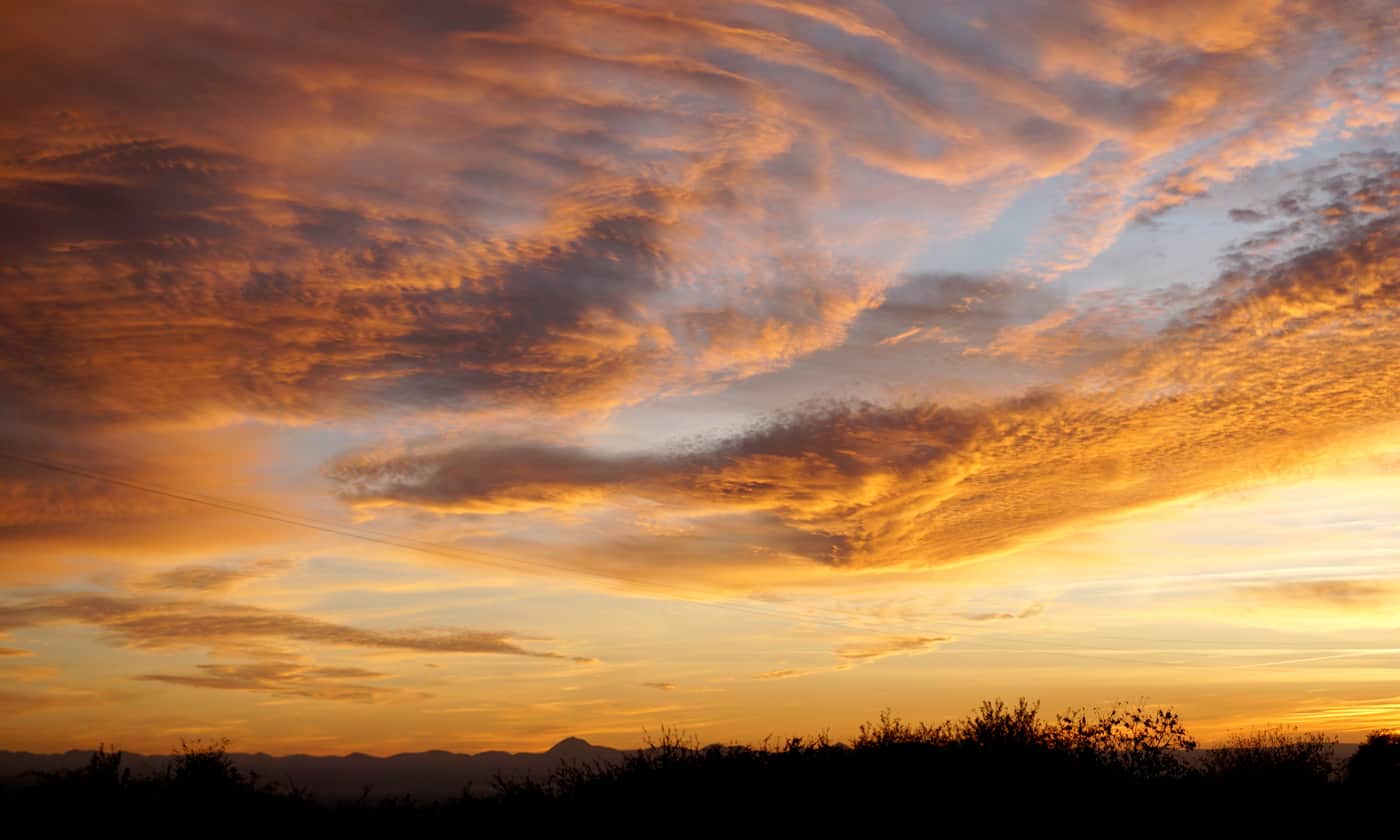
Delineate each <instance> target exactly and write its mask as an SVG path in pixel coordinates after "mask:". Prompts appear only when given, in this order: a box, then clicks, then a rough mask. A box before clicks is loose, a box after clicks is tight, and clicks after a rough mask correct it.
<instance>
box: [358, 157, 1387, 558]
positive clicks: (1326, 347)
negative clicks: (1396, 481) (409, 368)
mask: <svg viewBox="0 0 1400 840" xmlns="http://www.w3.org/2000/svg"><path fill="white" fill-rule="evenodd" d="M1353 166H1354V169H1353V171H1352V172H1351V174H1350V175H1339V174H1335V172H1333V171H1332V170H1324V172H1325V174H1326V175H1327V178H1326V180H1325V185H1324V190H1323V193H1322V194H1321V195H1319V196H1318V197H1316V198H1315V200H1314V203H1313V204H1312V205H1311V206H1309V207H1300V206H1298V200H1297V199H1296V198H1295V199H1293V200H1292V201H1291V204H1289V205H1288V206H1290V207H1292V208H1293V209H1292V212H1293V213H1294V217H1293V218H1291V219H1290V220H1289V221H1288V225H1287V226H1288V227H1289V229H1290V230H1293V231H1294V236H1295V238H1298V237H1301V241H1303V242H1305V243H1306V245H1305V247H1302V248H1299V249H1297V250H1294V251H1285V252H1284V254H1283V255H1282V256H1281V257H1275V258H1272V259H1270V258H1266V257H1265V256H1263V255H1261V253H1260V252H1259V251H1258V250H1257V249H1255V248H1253V247H1252V246H1251V245H1250V243H1249V242H1248V241H1247V242H1246V243H1245V244H1244V246H1242V250H1241V251H1239V252H1237V253H1236V254H1235V255H1234V256H1233V257H1232V265H1233V267H1232V268H1231V269H1230V270H1229V271H1227V272H1226V273H1225V274H1224V275H1223V276H1222V277H1221V278H1220V280H1219V281H1218V282H1217V284H1216V285H1215V286H1214V287H1213V289H1211V290H1210V293H1209V295H1207V296H1206V297H1205V298H1204V299H1203V302H1201V303H1200V304H1199V305H1197V306H1196V307H1195V308H1194V309H1192V310H1191V311H1189V312H1188V313H1186V314H1185V315H1183V316H1182V317H1181V318H1179V319H1178V320H1177V321H1176V322H1174V323H1172V324H1171V325H1169V326H1168V327H1167V328H1166V329H1165V330H1163V331H1162V332H1161V333H1160V334H1159V335H1157V336H1156V337H1155V338H1154V339H1153V340H1151V341H1150V342H1146V343H1143V344H1141V345H1139V346H1131V347H1129V348H1128V349H1126V350H1121V351H1120V354H1119V355H1118V356H1117V357H1116V358H1113V359H1112V360H1110V361H1107V362H1105V363H1103V364H1101V365H1098V366H1096V367H1093V368H1090V369H1089V370H1087V371H1086V372H1085V373H1084V374H1082V375H1081V376H1079V377H1078V378H1077V379H1075V380H1074V381H1072V382H1071V383H1069V384H1067V385H1066V386H1065V387H1062V388H1058V389H1054V390H1043V391H1040V392H1035V393H1031V394H1028V395H1026V396H1024V397H1022V398H1018V399H1012V400H1003V401H1000V402H997V403H994V404H990V405H984V406H970V407H964V408H956V409H955V408H948V407H940V406H937V405H914V406H907V407H899V408H892V407H877V406H874V405H864V406H849V405H842V404H829V405H825V406H821V405H818V406H811V407H807V408H804V409H801V410H798V411H795V412H791V413H789V414H787V415H783V416H780V417H778V418H776V419H774V420H773V421H771V422H770V423H768V424H767V425H765V426H762V427H760V428H756V429H754V430H752V431H750V432H747V433H744V434H741V435H738V436H735V437H731V438H728V439H724V440H720V441H718V442H715V443H712V444H708V445H702V446H700V447H699V448H697V449H695V450H692V451H680V452H675V453H669V454H644V455H631V456H607V455H590V454H585V453H582V452H575V451H571V450H559V449H552V448H547V447H544V448H534V449H518V450H513V451H512V452H511V453H510V456H509V460H510V461H511V462H512V463H514V464H516V465H517V466H516V467H514V470H513V471H512V470H501V471H498V470H493V469H490V468H489V467H488V464H489V462H490V459H491V458H492V457H493V455H492V454H491V452H490V451H489V450H485V449H481V450H479V449H472V448H459V449H455V450H448V451H445V452H424V453H417V454H407V455H405V454H400V455H395V456H389V457H387V458H385V459H383V460H378V461H376V460H374V459H373V458H370V459H369V460H352V461H348V462H344V463H342V464H341V465H339V466H337V467H336V468H335V469H334V470H333V475H335V477H337V478H338V479H339V480H340V481H341V482H342V483H343V485H344V487H345V492H346V495H347V496H348V498H350V499H352V500H355V501H360V502H374V503H396V504H405V505H417V506H425V507H436V508H438V509H454V510H470V509H471V507H470V506H471V505H473V504H480V503H484V502H488V501H491V502H494V503H497V504H500V503H503V502H504V500H510V499H522V498H527V497H528V498H531V499H535V500H537V501H538V500H540V499H542V498H543V496H544V494H543V492H542V490H541V488H551V490H550V492H555V493H560V494H564V495H567V496H568V497H569V498H571V499H574V500H578V499H583V498H588V494H597V495H594V496H592V497H591V499H590V501H592V500H600V501H614V503H616V504H625V503H626V502H625V500H626V499H628V498H637V497H640V498H643V499H648V500H650V501H651V502H653V503H658V504H661V505H664V506H668V507H670V508H671V509H672V510H674V511H675V512H676V515H678V516H685V515H689V516H693V517H701V518H704V517H707V516H711V515H714V514H717V513H727V514H741V515H750V516H756V517H772V518H776V520H778V521H780V522H781V523H782V524H783V526H785V527H786V528H788V529H791V530H792V531H793V532H797V533H802V534H805V535H806V536H807V537H808V538H810V539H811V540H812V541H813V542H815V543H816V546H809V547H807V548H806V549H805V551H804V553H805V554H806V555H807V556H808V557H809V558H811V559H813V560H820V561H827V562H834V563H837V564H849V565H855V566H866V565H911V566H920V565H939V564H946V563H954V562H958V561H962V560H966V559H970V558H976V557H981V556H985V555H988V554H991V553H995V552H999V551H1004V550H1007V549H1011V548H1015V547H1018V546H1021V545H1025V544H1027V543H1029V542H1033V541H1035V540H1039V539H1045V538H1048V537H1049V536H1052V535H1054V534H1057V533H1059V532H1061V531H1063V530H1064V529H1066V528H1070V527H1074V526H1076V525H1081V524H1084V523H1088V522H1092V521H1095V520H1097V519H1100V518H1102V517H1107V516H1115V515H1120V514H1123V513H1126V512H1131V511H1134V510H1138V509H1141V508H1144V507H1148V506H1151V505H1154V504H1158V503H1162V502H1166V501H1170V500H1174V499H1180V498H1183V497H1187V496H1190V495H1193V494H1197V493H1202V492H1208V491H1211V490H1215V489H1218V488H1221V487H1228V486H1233V485H1238V484H1241V483H1249V482H1252V481H1254V480H1257V479H1258V478H1260V477H1263V476H1267V475H1271V474H1275V473H1277V472H1280V471H1286V470H1288V469H1290V468H1292V467H1295V466H1298V465H1301V464H1304V463H1306V462H1307V461H1308V460H1309V459H1310V458H1311V457H1313V456H1314V454H1315V453H1318V452H1320V451H1322V450H1323V449H1324V448H1325V447H1327V446H1329V445H1332V444H1336V443H1339V442H1342V441H1345V440H1347V439H1349V438H1351V437H1354V436H1358V435H1363V434H1366V433H1368V432H1372V431H1374V430H1377V429H1380V428H1382V427H1384V426H1385V425H1386V424H1389V423H1392V422H1393V421H1394V414H1393V411H1392V407H1393V406H1394V405H1395V403H1396V400H1397V399H1400V385H1398V384H1397V383H1396V382H1395V381H1394V380H1395V377H1394V376H1393V375H1391V371H1392V369H1393V368H1394V367H1395V366H1394V365H1393V364H1392V361H1393V355H1394V353H1395V352H1397V351H1400V333H1397V331H1396V330H1395V325H1394V323H1393V320H1394V319H1393V317H1392V313H1393V309H1394V305H1393V304H1394V300H1395V295H1396V293H1397V292H1396V288H1395V277H1396V276H1397V261H1398V260H1400V239H1397V237H1396V234H1395V231H1396V230H1400V226H1397V225H1396V224H1395V221H1396V214H1397V211H1400V191H1398V190H1397V189H1396V185H1397V184H1398V183H1400V166H1397V165H1396V162H1395V160H1393V159H1392V158H1391V157H1389V156H1385V155H1380V156H1372V157H1367V158H1358V159H1355V160H1354V161H1353ZM1319 177H1321V176H1319ZM1358 196H1364V197H1365V198H1364V202H1365V205H1366V206H1365V208H1364V209H1363V208H1361V207H1354V206H1353V205H1352V204H1350V203H1349V202H1350V201H1352V200H1355V199H1356V198H1357V197H1358ZM1376 202H1383V203H1385V206H1384V208H1383V211H1377V210H1375V209H1374V207H1373V206H1372V205H1373V204H1375V203H1376ZM1339 207H1340V208H1341V210H1340V211H1338V210H1337V209H1336V208H1339ZM520 470H528V471H529V475H530V476H531V480H530V481H529V482H528V483H527V482H522V481H518V480H516V478H515V474H518V472H519V471H520ZM685 539H693V535H687V536H686V537H685ZM817 546H820V547H819V548H818V547H817ZM814 549H815V550H814Z"/></svg>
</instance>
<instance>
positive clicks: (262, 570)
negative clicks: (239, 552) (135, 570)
mask: <svg viewBox="0 0 1400 840" xmlns="http://www.w3.org/2000/svg"><path fill="white" fill-rule="evenodd" d="M289 568H291V561H290V560H287V559H286V558H282V557H268V558H264V559H262V560H253V561H251V562H248V563H244V564H243V565H241V566H193V565H191V566H177V567H175V568H173V569H169V570H167V571H164V572H158V573H157V574H154V575H151V576H149V577H147V578H145V579H143V580H141V581H138V586H139V587H140V588H143V589H157V590H160V589H166V590H188V591H194V592H216V591H223V590H225V589H229V588H230V587H232V586H233V585H234V584H237V583H241V582H243V581H245V580H252V579H254V578H259V577H265V576H268V575H273V574H276V573H278V572H282V571H286V570H287V569H289Z"/></svg>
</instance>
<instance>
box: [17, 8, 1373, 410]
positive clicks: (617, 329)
mask: <svg viewBox="0 0 1400 840" xmlns="http://www.w3.org/2000/svg"><path fill="white" fill-rule="evenodd" d="M1289 9H1290V11H1289V14H1282V13H1280V12H1279V11H1278V10H1277V9H1273V8H1272V7H1270V8H1269V9H1268V10H1267V11H1259V10H1258V9H1253V8H1250V9H1244V8H1236V7H1233V6H1232V7H1231V11H1229V12H1221V11H1219V10H1216V9H1214V8H1212V11H1211V13H1210V14H1204V13H1200V12H1199V10H1197V11H1196V12H1192V13H1190V14H1183V15H1181V16H1177V15H1176V13H1172V14H1171V15H1167V14H1166V13H1164V12H1161V11H1160V10H1158V9H1157V8H1156V7H1155V6H1141V5H1139V4H1109V5H1104V4H1096V3H1084V4H1072V5H1069V6H1066V7H1065V8H1064V9H1057V16H1063V18H1064V19H1063V20H1060V21H1057V22H1056V24H1055V25H1053V26H1050V25H1047V26H1045V27H1042V28H1035V27H1028V26H1026V23H1025V20H1026V19H1027V16H1024V15H1022V14H1021V12H1019V11H1016V10H1013V9H1010V8H1008V9H997V10H989V11H987V12H986V14H985V15H984V16H983V17H982V18H978V19H975V20H971V21H959V20H955V19H954V16H943V15H939V16H932V15H928V14H926V11H927V10H925V9H920V8H915V7H909V8H904V7H902V4H895V7H894V8H890V9H883V8H880V7H862V8H861V9H851V10H840V9H820V8H816V7H812V6H809V5H805V4H792V3H772V2H753V3H745V2H725V3H716V4H710V5H707V6H705V7H704V8H701V7H693V6H692V7H685V8H673V7H671V6H670V5H668V4H665V3H651V2H646V3H640V4H635V5H620V4H609V3H594V2H562V0H560V2H532V3H526V4H497V3H471V4H465V5H464V4H458V3H447V2H432V0H423V1H422V2H415V3H412V4H396V3H386V2H378V1H377V0H367V1H366V2H362V3H357V10H358V11H357V13H356V14H355V15H354V16H349V17H347V16H343V15H332V14H331V13H330V12H328V11H327V10H326V7H324V6H323V4H311V5H302V4H298V5H296V6H287V7H276V8H274V7H273V6H271V5H269V4H263V3H255V4H252V5H249V4H225V3H215V4H213V6H212V7H211V11H210V12H209V13H208V14H196V13H194V12H191V11H189V10H179V9H172V8H169V7H167V6H163V5H161V4H152V3H144V2H141V3H131V4H127V5H125V6H123V7H122V10H121V11H120V12H118V11H117V10H116V9H113V8H111V7H109V6H107V5H105V4H100V3H88V2H71V3H65V4H59V5H57V6H54V7H53V8H51V9H45V10H38V9H35V10H28V11H27V12H26V13H25V14H24V15H23V18H24V20H23V21H22V23H21V24H17V25H16V26H15V27H13V28H12V29H11V30H10V31H9V32H8V33H7V35H6V36H5V38H6V41H5V44H4V47H5V49H6V54H7V55H8V56H9V57H10V61H9V62H7V68H6V71H5V75H4V76H3V77H0V82H4V85H3V87H4V88H5V89H6V90H7V91H8V92H7V93H6V94H5V99H4V104H5V106H6V107H5V110H6V113H8V114H11V115H12V118H11V119H10V120H8V121H7V122H6V124H5V125H4V127H3V136H4V138H5V140H6V145H7V147H8V148H10V149H11V152H10V153H9V155H8V156H7V158H6V159H5V161H4V168H3V171H0V222H3V223H0V230H3V231H5V233H4V234H3V239H0V255H3V257H4V262H5V265H6V268H5V271H6V273H7V276H9V277H11V278H14V279H15V280H16V282H14V283H12V284H10V285H11V286H12V288H11V290H10V294H8V295H6V298H5V301H4V302H3V304H0V348H3V350H4V353H3V354H2V355H0V358H3V359H4V360H5V361H4V362H3V363H0V385H3V387H4V389H5V391H6V392H7V395H8V396H9V397H10V398H11V399H12V400H14V401H16V402H21V401H22V402H23V403H25V404H26V405H29V406H32V407H34V409H35V410H39V411H42V412H43V413H46V414H48V415H50V416H59V415H62V416H67V417H70V418H77V419H83V420H88V421H93V422H97V421H100V422H101V423H108V422H112V421H114V420H117V419H126V420H130V419H138V418H139V419H143V420H149V419H152V418H165V419H170V418H179V419H181V420H182V421H185V422H190V421H193V420H202V421H204V422H211V418H225V419H227V418H230V417H247V416H254V417H260V418H264V419H279V420H286V419H303V420H304V419H310V418H325V417H333V416H341V415H342V414H345V413H354V412H366V411H376V410H385V409H393V410H402V409H405V408H409V407H419V408H422V407H441V406H450V407H452V408H454V409H463V408H467V409H484V408H487V407H491V406H499V405H502V404H506V405H517V404H526V405H535V406H541V405H543V406H548V407H550V408H553V409H556V410H563V411H566V412H578V411H604V412H605V411H607V410H610V409H614V408H616V407H618V406H623V405H630V404H635V403H637V402H639V401H642V400H645V399H647V398H649V397H653V396H656V395H658V394H673V393H677V392H682V393H683V392H689V391H693V390H695V389H704V388H706V387H712V386H713V385H714V384H715V383H716V382H726V381H732V380H734V379H740V378H745V377H750V376H754V375H758V374H761V373H764V372H767V371H771V370H774V369H779V368H782V367H784V366H786V365H789V364H791V363H792V362H793V361H794V360H796V359H799V358H801V357H803V356H805V355H807V354H810V353H813V352H817V351H820V350H822V349H825V348H829V347H832V346H835V345H837V344H839V343H840V342H841V341H842V340H843V339H844V337H845V335H846V332H847V330H848V329H849V327H850V325H851V324H852V322H853V321H854V320H855V319H856V318H858V317H859V316H860V315H861V313H862V312H865V311H867V310H869V309H871V308H873V307H876V306H879V305H880V302H881V299H882V295H883V293H884V291H885V290H886V288H887V287H888V285H889V284H890V282H891V281H892V280H893V278H894V277H895V276H896V274H897V271H898V269H899V267H900V263H901V261H902V258H903V257H902V255H904V254H906V253H914V252H916V251H917V250H918V249H919V248H920V247H921V246H920V244H919V243H915V242H901V241H900V240H901V239H904V238H906V237H905V234H904V230H905V229H906V228H907V227H909V226H912V227H913V228H915V229H917V227H918V225H919V222H918V218H917V217H915V218H910V219H906V220H903V222H901V223H900V224H885V223H884V220H885V219H886V218H889V219H891V220H894V219H893V217H896V216H898V215H899V214H900V213H901V212H902V211H901V209H900V208H899V207H898V206H895V205H890V204H888V203H887V202H886V201H883V200H881V199H880V198H879V197H878V195H877V194H875V193H872V192H870V191H868V190H865V189H863V188H862V186H861V185H862V184H865V183H869V181H870V177H876V178H885V179H891V178H892V179H902V178H913V179H919V180H931V181H935V182H937V183H939V184H940V185H943V186H946V187H950V188H952V187H956V186H958V185H970V184H983V185H995V186H996V187H997V190H998V191H1010V192H1012V193H1014V192H1016V191H1023V190H1025V189H1027V188H1029V186H1030V185H1031V184H1033V183H1034V182H1036V181H1037V180H1039V179H1043V178H1047V177H1050V176H1055V175H1063V174H1067V173H1075V174H1076V175H1078V176H1079V177H1080V179H1081V180H1083V181H1084V186H1083V188H1082V189H1081V190H1080V191H1079V192H1077V193H1075V197H1073V198H1072V199H1071V205H1072V206H1073V207H1072V211H1071V213H1070V216H1071V217H1075V218H1078V217H1080V216H1084V217H1085V218H1087V219H1088V222H1087V224H1090V226H1091V227H1093V229H1092V230H1090V231H1088V232H1087V233H1085V234H1084V237H1081V238H1085V239H1086V240H1091V241H1092V242H1090V243H1089V244H1085V245H1083V246H1078V245H1075V244H1074V242H1073V241H1072V240H1075V237H1074V236H1070V237H1066V236H1063V235H1061V234H1052V235H1051V238H1050V240H1049V241H1051V242H1052V244H1053V246H1054V248H1055V249H1057V250H1058V251H1063V250H1065V248H1066V247H1068V248H1069V249H1071V250H1073V249H1074V248H1076V247H1080V248H1081V250H1083V251H1084V253H1085V254H1091V253H1094V252H1095V249H1096V248H1098V247H1100V245H1097V244H1092V243H1099V242H1101V241H1102V240H1104V235H1102V230H1108V231H1109V232H1110V237H1111V233H1112V231H1113V230H1116V228H1115V227H1114V226H1115V225H1120V226H1121V223H1122V219H1125V218H1128V217H1130V216H1132V215H1134V214H1136V215H1138V216H1141V215H1143V214H1144V213H1148V212H1149V211H1150V212H1160V211H1159V210H1158V209H1151V208H1158V207H1160V206H1162V202H1163V199H1162V198H1161V197H1162V196H1168V197H1173V198H1170V201H1172V202H1175V201H1177V199H1176V198H1174V196H1183V197H1190V196H1192V195H1196V194H1199V193H1200V192H1201V191H1202V190H1204V189H1206V188H1207V187H1208V185H1209V184H1211V183H1216V182H1220V181H1222V180H1229V179H1230V178H1232V177H1234V175H1235V174H1237V173H1238V172H1241V171H1243V170H1244V169H1246V168H1248V167H1249V166H1252V165H1255V164H1257V163H1259V162H1262V161H1267V160H1273V159H1276V158H1277V157H1278V156H1279V155H1281V154H1286V153H1287V150H1288V149H1292V148H1294V147H1296V146H1297V144H1298V143H1300V142H1304V141H1305V140H1307V139H1308V138H1311V137H1314V136H1316V135H1317V133H1318V132H1319V131H1320V130H1321V127H1322V126H1323V124H1324V122H1325V121H1322V122H1320V120H1321V117H1319V116H1317V115H1315V114H1314V112H1313V111H1311V110H1310V111H1308V112H1307V113H1306V114H1303V115H1301V116H1299V115H1298V114H1296V113H1295V112H1296V110H1297V109H1296V107H1295V106H1296V103H1297V102H1298V101H1300V100H1299V97H1304V98H1305V99H1306V98H1307V97H1310V96H1321V95H1323V94H1327V93H1330V94H1335V95H1334V96H1333V100H1334V101H1335V104H1334V106H1333V107H1332V110H1331V111H1328V112H1327V113H1328V114H1332V115H1335V116H1337V117H1339V118H1341V117H1344V116H1346V115H1347V114H1349V113H1351V112H1352V111H1361V110H1365V109H1371V110H1374V106H1375V104H1376V102H1377V100H1378V98H1383V97H1384V96H1385V95H1386V94H1385V90H1384V88H1383V87H1382V88H1376V84H1379V83H1376V84H1372V83H1371V81H1370V80H1371V77H1372V76H1374V75H1375V73H1374V70H1375V68H1376V67H1377V66H1378V65H1382V66H1388V65H1386V64H1385V60H1384V59H1385V55H1386V53H1385V49H1384V47H1385V45H1386V44H1387V43H1388V40H1387V39H1388V38H1389V37H1390V36H1391V35H1393V34H1394V33H1393V30H1394V28H1395V21H1394V20H1393V15H1390V14H1387V6H1386V5H1385V4H1381V3H1366V2H1360V3H1354V4H1341V5H1338V4H1324V3H1316V4H1315V3H1297V4H1291V5H1290V7H1289ZM1035 17H1036V18H1037V19H1040V18H1042V17H1043V16H1035ZM288 33H311V34H309V35H303V36H298V37H292V36H291V35H289V34H288ZM171 43H181V44H197V45H199V47H198V49H190V50H185V51H180V52H179V53H178V54H176V53H172V52H171V51H169V50H157V49H153V48H152V45H153V44H171ZM1338 53H1340V54H1341V55H1342V58H1340V59H1339V58H1338V56H1337V54H1338ZM1283 55H1286V56H1288V62H1287V65H1286V67H1284V68H1282V72H1281V71H1280V69H1279V67H1278V59H1279V57H1280V56H1283ZM1110 68H1112V69H1113V72H1105V71H1108V70H1109V69H1110ZM151 78H160V79H163V80H164V81H163V83H162V84H161V85H158V86H153V85H150V84H149V79H151ZM1343 93H1345V96H1343V95H1341V94H1343ZM1308 101H1311V100H1308ZM1314 110H1315V109H1314ZM1201 138H1205V139H1206V141H1207V142H1206V144H1205V148H1204V150H1203V151H1201V152H1200V153H1198V154H1197V155H1196V156H1195V157H1194V158H1192V159H1191V160H1189V161H1187V162H1186V163H1184V164H1181V165H1180V166H1178V167H1177V168H1176V169H1175V170H1170V171H1168V170H1165V169H1163V167H1162V166H1158V167H1156V168H1157V169H1163V172H1162V174H1161V175H1160V177H1158V179H1157V180H1156V181H1151V182H1150V183H1149V185H1148V187H1147V189H1146V192H1147V193H1148V195H1147V197H1145V198H1142V199H1141V200H1137V201H1134V200H1132V195H1133V194H1134V192H1135V191H1137V190H1138V189H1139V187H1141V185H1142V184H1141V182H1142V180H1143V174H1142V173H1143V172H1144V171H1151V170H1152V169H1153V167H1151V166H1149V164H1153V163H1160V162H1162V161H1164V160H1167V159H1168V158H1169V157H1170V156H1171V154H1172V152H1174V151H1175V150H1177V149H1180V148H1182V147H1184V146H1188V145H1191V143H1192V141H1197V140H1200V139H1201ZM1096 150H1107V151H1096ZM1105 156H1106V157H1105ZM1105 161H1108V163H1106V162H1105ZM871 167H874V168H875V170H876V172H874V173H873V174H872V173H871V172H870V168H871ZM867 176H869V177H867ZM1183 200H1184V199H1183ZM833 207H839V208H841V212H840V214H839V215H840V216H841V217H842V218H841V220H840V221H836V222H833V221H832V220H831V213H830V211H831V209H832V208H833ZM859 212H863V213H866V214H867V215H868V216H869V217H870V218H871V219H872V220H877V221H880V222H881V224H882V225H883V227H885V228H887V229H889V230H897V231H900V233H899V234H898V236H896V237H886V238H883V239H882V238H881V237H880V236H879V235H878V234H871V233H870V232H869V230H868V229H865V228H862V227H861V226H858V225H857V226H852V225H850V224H849V223H847V222H846V221H845V219H847V218H849V216H850V215H852V214H855V213H859ZM920 212H921V213H922V212H923V211H922V210H921V211H920ZM904 222H907V224H905V223H904ZM1066 223H1067V224H1069V225H1070V226H1071V227H1073V225H1074V224H1077V222H1075V221H1074V219H1070V220H1069V221H1068V222H1066ZM1104 225H1107V227H1106V228H1104V227H1103V226H1104ZM1094 226H1097V227H1094ZM1101 228H1102V230H1101ZM872 236H873V237H874V238H873V239H872V238H871V237H872ZM1066 242H1068V243H1069V244H1068V245H1066ZM1037 259H1038V258H1035V259H1031V262H1035V263H1036V264H1037V265H1040V264H1044V265H1045V266H1051V267H1049V268H1046V269H1045V270H1047V271H1053V270H1062V269H1055V268H1053V266H1052V265H1051V264H1052V263H1053V264H1054V265H1062V264H1065V265H1067V264H1069V263H1073V262H1074V261H1075V260H1078V261H1079V262H1082V261H1083V259H1084V258H1081V257H1073V256H1070V257H1064V256H1063V255H1060V256H1055V257H1053V258H1051V257H1047V258H1046V259H1040V260H1039V261H1038V262H1037ZM60 301H61V304H58V305H51V304H54V303H55V302H60ZM924 335H926V336H934V335H937V333H932V332H930V333H925V334H924ZM883 337H884V336H882V338H883Z"/></svg>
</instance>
